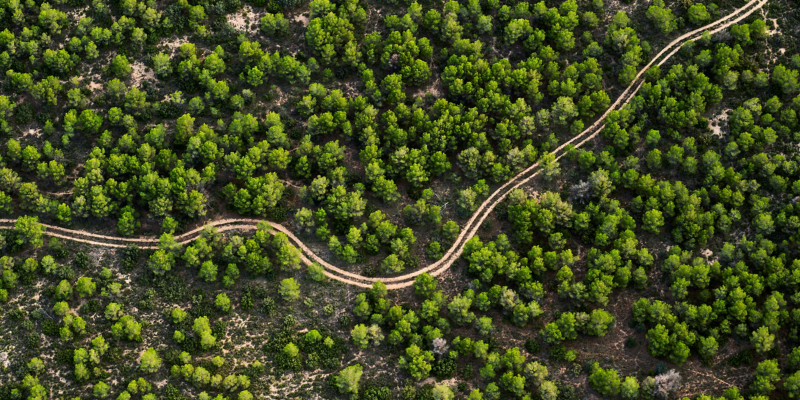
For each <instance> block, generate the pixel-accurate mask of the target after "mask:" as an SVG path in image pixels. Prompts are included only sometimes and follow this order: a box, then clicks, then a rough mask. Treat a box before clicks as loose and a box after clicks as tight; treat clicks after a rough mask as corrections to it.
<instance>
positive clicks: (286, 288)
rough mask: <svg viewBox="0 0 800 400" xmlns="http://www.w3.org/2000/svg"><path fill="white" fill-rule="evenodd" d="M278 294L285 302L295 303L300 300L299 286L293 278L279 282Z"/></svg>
mask: <svg viewBox="0 0 800 400" xmlns="http://www.w3.org/2000/svg"><path fill="white" fill-rule="evenodd" d="M278 293H279V294H280V295H281V297H283V300H285V301H289V302H292V301H296V300H297V299H299V298H300V285H299V284H298V283H297V281H296V280H294V278H286V279H284V280H282V281H281V284H280V286H279V287H278Z"/></svg>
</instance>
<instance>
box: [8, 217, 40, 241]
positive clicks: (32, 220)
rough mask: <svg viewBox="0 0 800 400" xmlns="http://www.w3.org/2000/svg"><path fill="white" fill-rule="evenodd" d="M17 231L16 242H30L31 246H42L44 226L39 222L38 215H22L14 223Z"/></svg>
mask: <svg viewBox="0 0 800 400" xmlns="http://www.w3.org/2000/svg"><path fill="white" fill-rule="evenodd" d="M14 227H15V228H16V230H17V232H18V233H19V234H18V235H17V244H18V245H20V246H21V245H25V244H30V245H31V246H33V247H42V245H43V244H44V239H43V238H42V236H43V234H44V230H45V228H44V227H43V226H42V224H40V223H39V217H30V216H22V217H19V218H17V221H16V222H15V223H14Z"/></svg>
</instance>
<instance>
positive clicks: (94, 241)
mask: <svg viewBox="0 0 800 400" xmlns="http://www.w3.org/2000/svg"><path fill="white" fill-rule="evenodd" d="M768 1H769V0H751V1H750V2H748V3H747V4H745V5H744V6H742V7H741V8H738V9H736V10H734V11H733V12H732V13H730V14H728V15H727V16H725V17H724V18H721V19H719V20H717V21H714V22H712V23H710V24H708V25H706V26H703V27H700V28H697V29H695V30H693V31H691V32H687V33H685V34H683V35H681V36H679V37H678V38H676V39H675V40H673V41H672V42H670V43H669V44H668V45H667V46H665V47H664V48H663V49H662V50H661V51H659V52H658V54H656V56H655V57H653V59H652V60H650V62H649V63H647V65H645V66H644V67H643V68H642V69H641V70H640V71H639V73H638V74H637V75H636V78H635V79H634V80H633V82H632V83H631V84H630V85H629V86H628V87H627V88H626V89H625V91H624V92H622V94H621V95H620V96H619V97H617V100H616V101H615V102H614V104H612V105H611V106H610V107H609V108H608V109H607V110H606V111H605V113H603V115H601V116H600V117H599V118H598V119H597V120H596V121H595V122H594V123H593V124H592V125H591V126H589V127H588V128H586V129H585V130H584V131H583V132H581V133H580V134H578V135H575V136H574V137H573V138H571V139H570V140H569V141H567V142H566V143H564V144H562V145H561V146H559V147H558V148H557V149H555V150H554V151H553V152H552V153H553V154H554V155H555V159H556V160H559V159H561V157H563V156H564V155H565V154H566V147H567V146H568V145H571V144H572V145H574V146H575V147H580V146H582V145H583V144H584V143H586V142H587V141H589V140H591V139H593V138H594V137H595V136H597V134H598V133H599V132H600V131H602V130H603V128H604V127H605V124H603V123H602V122H603V121H604V120H605V118H606V117H607V116H608V114H609V113H610V112H612V111H615V110H619V109H620V108H621V107H623V106H625V105H626V104H628V102H630V100H631V99H632V98H633V97H634V95H635V94H636V93H637V92H638V91H639V88H641V86H642V84H643V83H644V82H643V81H642V76H643V75H644V73H645V72H646V71H647V70H648V69H649V68H650V67H652V66H653V65H663V64H664V63H665V62H666V61H667V60H668V59H669V58H670V57H672V56H673V55H675V53H677V52H678V51H679V50H680V48H681V46H682V45H683V44H684V43H686V42H687V41H690V40H697V39H699V38H700V36H701V35H702V34H703V32H705V31H709V32H710V33H712V34H714V33H717V32H719V31H721V30H723V29H726V28H728V27H730V26H731V25H733V24H736V23H738V22H739V21H741V20H743V19H745V18H747V17H748V16H749V15H750V14H752V13H753V12H755V11H756V10H759V9H761V8H762V7H763V6H764V5H765V4H767V2H768ZM539 172H540V169H539V163H538V162H537V163H535V164H533V165H531V166H530V167H528V168H526V169H525V170H524V171H522V172H520V173H519V174H517V175H516V176H514V177H513V178H511V179H510V180H509V181H508V182H506V183H505V184H503V185H502V186H500V187H499V188H497V189H496V190H495V191H494V192H492V193H491V194H490V195H489V197H488V198H487V199H486V200H484V201H483V203H481V205H480V206H479V207H478V208H477V209H476V210H475V212H474V213H473V214H472V217H471V218H470V219H469V221H467V223H466V224H465V225H464V227H463V229H462V230H461V233H460V234H459V235H458V237H457V238H456V240H455V241H454V242H453V244H452V246H450V248H449V249H448V250H447V252H446V253H445V254H444V256H443V257H442V258H441V259H440V260H438V261H436V262H434V263H432V264H430V265H428V266H426V267H424V268H421V269H418V270H416V271H413V272H409V273H407V274H405V275H401V276H395V277H386V278H370V277H365V276H361V275H358V274H356V273H353V272H349V271H345V270H343V269H341V268H338V267H336V266H335V265H332V264H330V263H328V262H327V261H325V260H323V259H322V258H320V257H319V256H318V255H317V254H316V253H314V252H313V251H312V250H311V249H309V248H308V246H306V245H305V244H304V243H303V241H302V240H300V238H298V237H297V236H295V235H294V234H293V233H292V232H291V231H290V230H289V229H287V228H286V227H284V226H283V225H281V224H278V223H276V222H272V221H268V220H262V219H251V218H240V219H221V220H216V221H210V222H209V223H208V224H206V225H205V226H214V227H216V228H217V230H218V232H225V231H229V230H239V231H245V230H256V229H258V228H259V226H264V227H265V228H267V229H268V230H269V231H271V232H273V233H274V232H282V233H285V234H286V236H288V237H289V239H290V240H291V241H292V242H293V243H294V245H295V246H297V247H298V248H300V249H301V250H302V253H301V259H302V261H303V263H305V264H311V263H312V262H317V263H319V264H320V265H322V266H323V267H324V271H323V273H324V274H325V276H327V277H328V278H330V279H333V280H336V281H339V282H343V283H346V284H350V285H354V286H358V287H363V288H369V287H371V286H372V283H374V282H375V281H378V280H380V281H381V282H383V283H385V284H386V287H387V288H388V289H401V288H405V287H408V286H411V285H413V283H414V278H415V277H416V276H418V275H420V274H423V273H426V272H427V273H430V274H431V275H433V276H438V275H440V274H442V273H443V272H444V271H446V270H447V269H449V268H450V266H451V265H452V264H453V262H454V261H455V260H457V259H458V257H460V256H461V253H462V251H463V247H464V244H465V243H466V241H467V240H469V238H471V237H473V236H474V235H475V233H476V232H477V231H478V229H479V228H480V226H481V225H482V224H483V221H484V220H486V218H487V217H488V216H489V214H491V212H492V211H493V210H494V208H495V207H496V206H497V204H499V203H500V202H501V201H502V200H503V199H505V197H506V196H508V194H509V193H510V192H511V191H512V190H514V189H516V188H518V187H520V186H522V185H524V184H526V183H528V182H529V181H530V180H531V179H533V178H534V177H536V176H537V175H538V174H539ZM14 222H15V220H11V219H0V229H9V228H13V227H14ZM42 225H43V226H44V227H45V228H46V231H45V235H48V236H53V237H57V238H61V239H65V240H71V241H75V242H80V243H87V244H91V245H96V246H106V247H115V248H121V247H125V246H127V245H129V244H136V245H138V246H139V247H140V248H143V249H157V248H158V238H156V237H140V238H126V237H118V236H106V235H98V234H94V233H91V232H87V231H82V230H72V229H67V228H62V227H59V226H53V225H47V224H42ZM203 228H204V227H199V228H196V229H193V230H191V231H189V232H186V233H183V234H181V235H178V236H176V237H175V239H176V240H177V241H178V242H179V243H180V244H187V243H190V242H192V241H194V240H196V239H197V238H198V237H199V236H200V233H201V231H202V230H203Z"/></svg>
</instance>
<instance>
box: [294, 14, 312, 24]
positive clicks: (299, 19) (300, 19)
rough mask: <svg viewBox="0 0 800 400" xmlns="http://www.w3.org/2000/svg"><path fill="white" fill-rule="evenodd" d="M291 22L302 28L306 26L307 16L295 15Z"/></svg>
mask: <svg viewBox="0 0 800 400" xmlns="http://www.w3.org/2000/svg"><path fill="white" fill-rule="evenodd" d="M292 21H295V22H299V23H301V24H302V25H303V26H304V27H306V26H308V21H309V19H308V14H297V15H295V17H294V18H292Z"/></svg>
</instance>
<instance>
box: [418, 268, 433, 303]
mask: <svg viewBox="0 0 800 400" xmlns="http://www.w3.org/2000/svg"><path fill="white" fill-rule="evenodd" d="M436 286H437V281H436V278H434V277H433V276H432V275H431V274H429V273H427V272H425V273H422V274H420V275H417V276H416V277H415V278H414V294H415V295H417V296H420V297H422V298H424V299H429V298H431V296H432V295H433V294H434V292H436Z"/></svg>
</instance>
